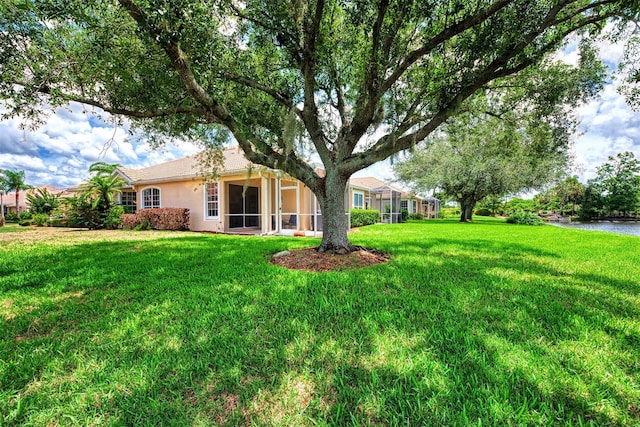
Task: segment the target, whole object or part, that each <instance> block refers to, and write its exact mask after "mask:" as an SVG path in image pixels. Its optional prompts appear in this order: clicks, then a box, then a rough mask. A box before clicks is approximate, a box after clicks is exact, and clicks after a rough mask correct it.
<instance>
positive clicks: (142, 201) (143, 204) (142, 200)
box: [140, 187, 162, 209]
mask: <svg viewBox="0 0 640 427" xmlns="http://www.w3.org/2000/svg"><path fill="white" fill-rule="evenodd" d="M152 190H158V206H148V205H147V200H146V197H145V191H152ZM151 197H152V198H153V195H152V196H151ZM140 204H141V207H142V209H152V208H159V207H161V206H162V190H161V189H160V187H147V188H143V189H142V190H141V191H140Z"/></svg>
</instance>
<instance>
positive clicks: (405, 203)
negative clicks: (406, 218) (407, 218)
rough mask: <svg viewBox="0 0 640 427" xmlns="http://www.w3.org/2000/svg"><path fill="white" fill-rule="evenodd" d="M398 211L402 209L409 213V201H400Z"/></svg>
mask: <svg viewBox="0 0 640 427" xmlns="http://www.w3.org/2000/svg"><path fill="white" fill-rule="evenodd" d="M400 209H401V210H402V209H404V210H406V211H407V212H408V211H409V201H408V200H401V201H400Z"/></svg>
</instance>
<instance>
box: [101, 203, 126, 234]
mask: <svg viewBox="0 0 640 427" xmlns="http://www.w3.org/2000/svg"><path fill="white" fill-rule="evenodd" d="M122 215H124V208H123V207H122V206H117V205H116V206H112V207H111V208H110V209H109V210H108V211H107V216H106V218H105V220H104V226H105V228H118V227H120V224H122V219H121V217H122Z"/></svg>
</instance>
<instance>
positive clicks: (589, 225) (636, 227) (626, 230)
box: [549, 221, 640, 236]
mask: <svg viewBox="0 0 640 427" xmlns="http://www.w3.org/2000/svg"><path fill="white" fill-rule="evenodd" d="M549 224H553V225H557V226H559V227H566V228H578V229H581V230H597V231H607V232H609V233H620V234H631V235H632V236H640V222H632V221H591V222H568V223H553V222H550V223H549Z"/></svg>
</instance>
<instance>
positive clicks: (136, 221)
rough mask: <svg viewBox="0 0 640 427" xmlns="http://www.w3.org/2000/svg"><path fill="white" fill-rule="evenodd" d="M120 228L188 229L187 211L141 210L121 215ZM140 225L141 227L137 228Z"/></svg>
mask: <svg viewBox="0 0 640 427" xmlns="http://www.w3.org/2000/svg"><path fill="white" fill-rule="evenodd" d="M120 218H121V221H122V222H121V223H122V228H125V229H134V230H146V229H149V228H153V229H154V230H174V231H182V230H188V229H189V209H183V208H152V209H142V210H140V211H138V213H135V214H124V215H121V217H120ZM141 224H144V225H142V226H141V227H139V226H140V225H141Z"/></svg>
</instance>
